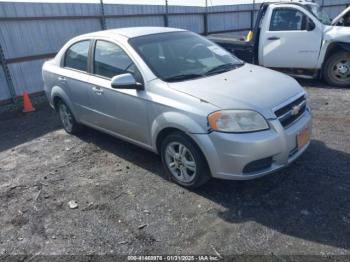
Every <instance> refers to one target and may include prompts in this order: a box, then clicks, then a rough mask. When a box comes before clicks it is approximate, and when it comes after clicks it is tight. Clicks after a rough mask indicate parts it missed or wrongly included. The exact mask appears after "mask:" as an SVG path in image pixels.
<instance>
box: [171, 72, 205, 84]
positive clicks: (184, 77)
mask: <svg viewBox="0 0 350 262" xmlns="http://www.w3.org/2000/svg"><path fill="white" fill-rule="evenodd" d="M203 76H204V75H201V74H181V75H176V76H171V77H168V78H166V79H165V81H167V82H176V81H184V80H189V79H195V78H200V77H203Z"/></svg>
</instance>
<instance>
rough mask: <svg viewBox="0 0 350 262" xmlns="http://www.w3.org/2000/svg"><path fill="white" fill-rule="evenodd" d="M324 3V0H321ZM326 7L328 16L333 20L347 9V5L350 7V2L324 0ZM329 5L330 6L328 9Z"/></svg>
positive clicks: (346, 0)
mask: <svg viewBox="0 0 350 262" xmlns="http://www.w3.org/2000/svg"><path fill="white" fill-rule="evenodd" d="M321 3H322V0H321ZM324 5H325V6H326V7H325V8H324V9H325V11H326V12H327V13H328V15H329V16H330V17H331V18H332V19H333V18H335V17H337V16H338V15H339V14H340V12H341V11H343V10H344V9H345V7H346V6H347V5H350V1H349V0H324ZM327 5H330V6H329V7H327ZM331 5H343V6H331Z"/></svg>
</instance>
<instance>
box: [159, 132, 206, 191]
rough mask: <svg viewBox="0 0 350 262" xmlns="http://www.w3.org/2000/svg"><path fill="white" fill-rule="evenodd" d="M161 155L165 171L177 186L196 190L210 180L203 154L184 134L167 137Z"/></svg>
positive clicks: (179, 133)
mask: <svg viewBox="0 0 350 262" xmlns="http://www.w3.org/2000/svg"><path fill="white" fill-rule="evenodd" d="M160 153H161V158H162V162H163V165H164V168H165V170H166V171H167V173H168V174H169V175H170V177H171V179H172V180H173V181H175V182H176V183H177V184H179V185H181V186H183V187H187V188H191V189H194V188H198V187H200V186H202V185H204V184H205V183H206V182H208V180H209V179H210V171H209V167H208V164H207V161H206V159H205V157H204V155H203V153H202V152H201V150H200V149H199V148H198V146H197V145H196V144H195V143H194V142H193V141H192V139H191V138H189V137H188V136H187V135H185V134H184V133H181V132H174V133H171V134H170V135H168V136H167V137H165V139H164V140H163V141H162V144H161V152H160Z"/></svg>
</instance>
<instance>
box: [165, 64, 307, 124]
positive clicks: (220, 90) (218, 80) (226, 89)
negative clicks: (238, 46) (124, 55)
mask: <svg viewBox="0 0 350 262" xmlns="http://www.w3.org/2000/svg"><path fill="white" fill-rule="evenodd" d="M169 86H170V88H174V89H176V90H177V91H180V92H183V93H186V94H188V95H191V96H195V97H197V98H199V99H201V100H205V101H206V102H209V103H211V104H213V105H215V106H217V107H219V108H221V109H251V110H255V111H258V112H260V113H261V114H263V115H264V116H265V117H266V118H275V115H274V113H273V111H274V109H275V108H276V107H277V106H279V105H281V104H282V103H284V102H286V101H287V100H289V99H291V98H293V97H296V96H297V95H301V94H302V93H304V92H305V91H304V89H303V88H302V87H301V86H300V85H299V84H298V83H297V82H296V81H295V80H294V79H293V78H291V77H289V76H287V75H285V74H282V73H278V72H275V71H272V70H270V69H266V68H262V67H259V66H254V65H250V64H245V65H244V66H242V67H240V68H238V69H235V70H232V71H229V72H226V73H222V74H218V75H214V76H210V77H205V78H200V79H195V80H191V81H184V82H177V83H169Z"/></svg>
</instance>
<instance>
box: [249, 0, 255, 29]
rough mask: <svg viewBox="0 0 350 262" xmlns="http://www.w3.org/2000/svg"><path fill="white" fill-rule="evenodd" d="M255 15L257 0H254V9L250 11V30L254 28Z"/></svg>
mask: <svg viewBox="0 0 350 262" xmlns="http://www.w3.org/2000/svg"><path fill="white" fill-rule="evenodd" d="M254 16H255V0H253V10H252V12H251V13H250V28H251V29H250V30H251V31H253V30H254Z"/></svg>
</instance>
